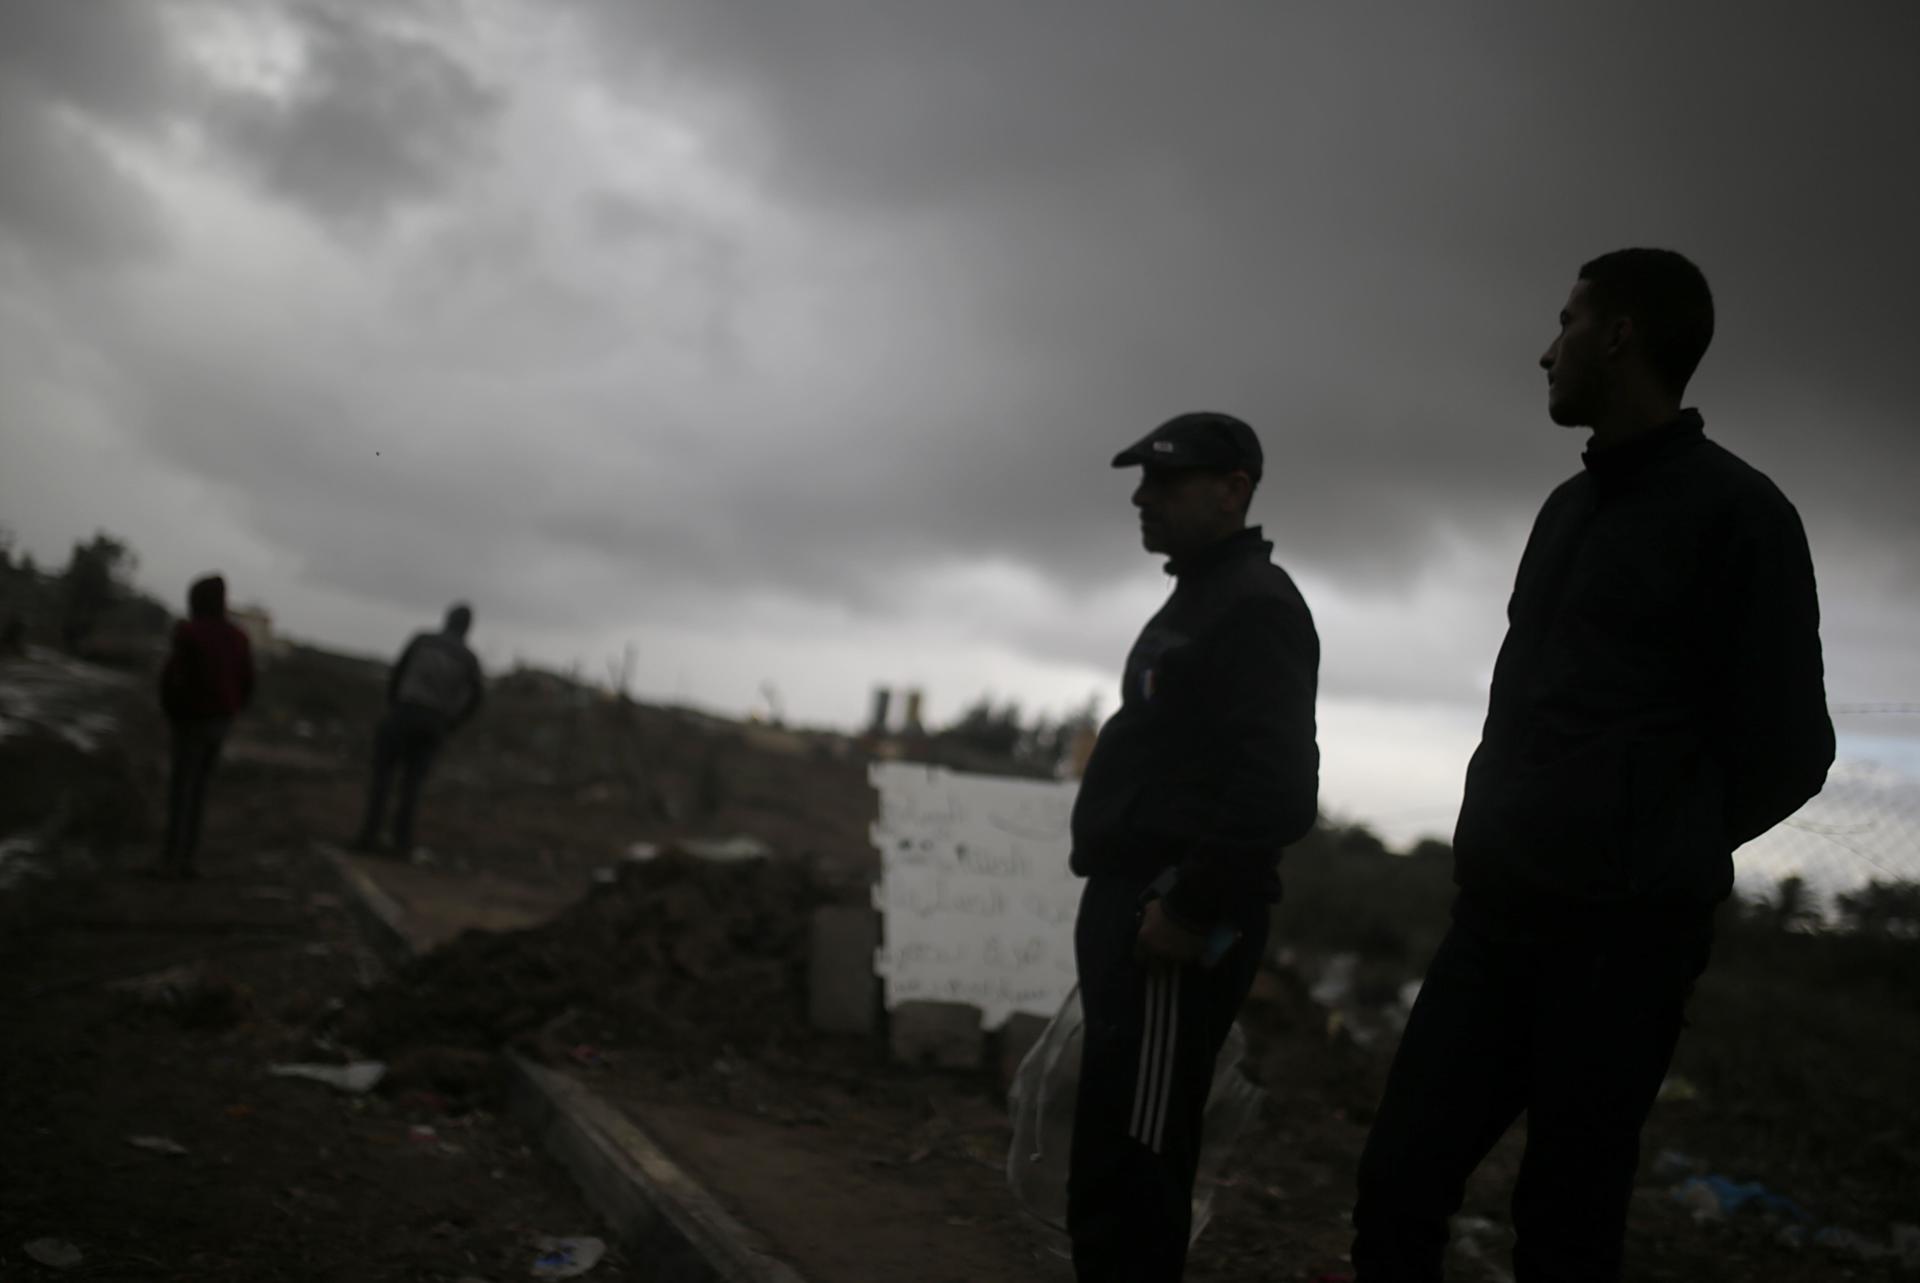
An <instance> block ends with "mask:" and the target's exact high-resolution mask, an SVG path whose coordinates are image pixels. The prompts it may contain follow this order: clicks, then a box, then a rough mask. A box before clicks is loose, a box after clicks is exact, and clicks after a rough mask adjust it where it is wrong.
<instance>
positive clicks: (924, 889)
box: [867, 762, 1082, 1029]
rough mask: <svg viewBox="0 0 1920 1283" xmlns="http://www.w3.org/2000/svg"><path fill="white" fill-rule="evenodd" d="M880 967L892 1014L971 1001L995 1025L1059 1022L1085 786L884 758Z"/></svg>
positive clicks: (878, 784) (878, 832) (1068, 981)
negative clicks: (1037, 1019)
mask: <svg viewBox="0 0 1920 1283" xmlns="http://www.w3.org/2000/svg"><path fill="white" fill-rule="evenodd" d="M867 778H868V779H869V781H871V782H872V784H873V786H874V788H876V789H878V790H879V792H880V818H879V820H878V822H876V823H875V824H874V826H873V842H874V845H875V846H876V847H878V848H879V851H880V885H879V886H878V887H877V888H875V890H874V904H875V907H877V908H878V909H879V910H880V913H881V917H882V928H881V937H882V942H881V945H880V949H879V951H878V953H877V955H876V956H875V958H874V970H875V971H876V972H877V973H878V974H879V975H880V977H881V979H882V981H883V982H884V984H885V988H886V1005H887V1008H888V1009H889V1010H891V1009H892V1008H894V1007H896V1006H898V1005H899V1004H900V1003H902V1002H908V1001H912V1000H922V1001H933V1002H964V1003H971V1004H972V1005H974V1006H976V1007H978V1008H980V1012H981V1017H982V1021H983V1023H984V1024H985V1025H986V1027H987V1028H989V1029H991V1028H995V1027H997V1026H998V1025H1000V1024H1001V1023H1002V1022H1003V1021H1005V1020H1006V1018H1007V1017H1008V1016H1010V1015H1012V1014H1013V1013H1014V1012H1016V1011H1026V1012H1031V1013H1032V1014H1034V1015H1037V1016H1049V1017H1050V1016H1052V1015H1053V1014H1054V1012H1056V1011H1058V1010H1059V1009H1060V1004H1061V1002H1062V1001H1063V1000H1065V998H1066V996H1067V992H1068V990H1070V989H1072V988H1073V984H1074V979H1075V972H1074V964H1073V919H1074V915H1075V914H1076V913H1077V912H1078V911H1079V907H1080V889H1081V885H1082V884H1081V881H1080V879H1078V878H1076V877H1074V876H1073V875H1072V873H1070V872H1069V871H1068V869H1067V857H1068V856H1069V854H1070V853H1071V850H1072V841H1071V839H1070V837H1069V836H1068V832H1067V821H1068V818H1069V816H1071V814H1072V812H1073V798H1074V793H1075V791H1076V788H1077V785H1076V784H1074V783H1073V782H1070V781H1069V782H1065V783H1054V782H1051V781H1047V780H1022V779H1008V778H1005V777H1002V776H993V775H956V774H955V773H953V772H952V771H949V770H946V769H945V768H943V767H937V766H916V765H913V764H911V763H906V762H878V763H875V764H874V765H873V766H871V767H869V768H868V774H867Z"/></svg>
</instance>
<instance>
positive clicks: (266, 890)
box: [240, 886, 293, 900]
mask: <svg viewBox="0 0 1920 1283" xmlns="http://www.w3.org/2000/svg"><path fill="white" fill-rule="evenodd" d="M240 898H241V899H242V900H291V899H293V888H292V887H274V886H257V887H245V888H242V890H241V892H240Z"/></svg>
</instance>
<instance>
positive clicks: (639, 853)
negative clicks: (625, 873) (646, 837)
mask: <svg viewBox="0 0 1920 1283" xmlns="http://www.w3.org/2000/svg"><path fill="white" fill-rule="evenodd" d="M658 854H660V847H659V845H658V844H656V843H653V842H634V843H632V844H631V845H629V846H628V847H627V858H628V859H629V860H634V861H646V860H651V859H652V858H653V857H654V856H656V855H658Z"/></svg>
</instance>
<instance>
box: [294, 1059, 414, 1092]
mask: <svg viewBox="0 0 1920 1283" xmlns="http://www.w3.org/2000/svg"><path fill="white" fill-rule="evenodd" d="M267 1072H268V1073H270V1074H272V1075H273V1076H274V1077H275V1078H311V1079H312V1080H313V1081H314V1082H317V1083H325V1084H326V1085H327V1086H329V1087H333V1088H335V1089H337V1090H339V1091H344V1092H348V1093H351V1094H352V1095H355V1096H360V1095H364V1094H365V1093H367V1092H370V1091H372V1090H373V1087H374V1084H375V1083H377V1082H379V1081H380V1080H381V1079H382V1078H384V1077H386V1074H387V1066H386V1064H385V1062H384V1061H379V1060H356V1061H354V1062H353V1063H352V1064H351V1065H268V1066H267Z"/></svg>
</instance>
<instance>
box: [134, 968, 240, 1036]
mask: <svg viewBox="0 0 1920 1283" xmlns="http://www.w3.org/2000/svg"><path fill="white" fill-rule="evenodd" d="M106 987H107V988H108V989H109V990H110V991H112V992H114V993H123V994H126V995H128V996H129V997H131V998H133V999H134V1000H135V1001H137V1002H140V1003H144V1004H146V1005H148V1006H151V1007H158V1008H161V1009H163V1010H166V1011H169V1012H171V1013H172V1014H173V1016H174V1018H175V1019H177V1020H179V1021H180V1022H181V1023H182V1024H185V1025H188V1026H190V1027H195V1028H208V1029H224V1028H228V1027H231V1026H232V1025H235V1024H237V1023H239V1021H240V1019H241V1018H242V1017H243V1016H244V1015H245V1014H246V1009H247V996H248V991H247V990H246V989H244V988H243V987H242V986H240V985H238V984H235V983H234V982H233V981H232V980H230V979H228V978H227V977H225V976H222V975H219V974H216V973H215V972H213V971H212V970H210V969H209V967H208V965H207V964H206V963H205V962H183V963H181V964H180V965H178V966H173V967H168V968H166V969H165V970H164V971H153V972H148V973H147V974H146V975H140V976H133V977H131V978H130V979H126V980H115V981H111V982H109V983H108V985H107V986H106Z"/></svg>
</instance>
